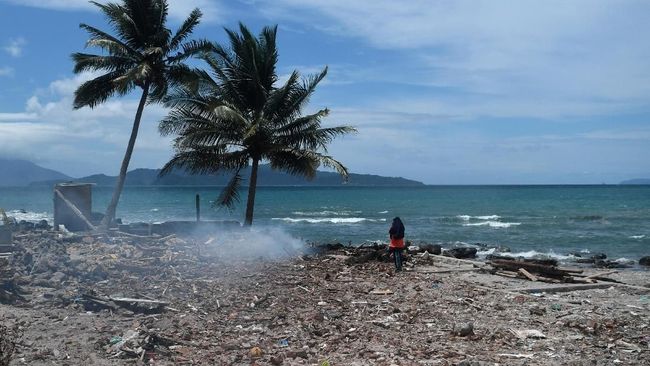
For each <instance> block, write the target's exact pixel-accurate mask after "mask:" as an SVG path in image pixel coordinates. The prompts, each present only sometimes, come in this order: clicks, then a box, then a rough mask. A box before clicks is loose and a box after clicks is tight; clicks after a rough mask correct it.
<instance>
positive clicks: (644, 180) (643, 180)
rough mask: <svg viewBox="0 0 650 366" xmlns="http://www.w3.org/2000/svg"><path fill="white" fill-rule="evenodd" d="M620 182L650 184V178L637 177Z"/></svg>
mask: <svg viewBox="0 0 650 366" xmlns="http://www.w3.org/2000/svg"><path fill="white" fill-rule="evenodd" d="M620 184H632V185H634V184H636V185H643V184H650V178H636V179H630V180H624V181H622V182H621V183H620Z"/></svg>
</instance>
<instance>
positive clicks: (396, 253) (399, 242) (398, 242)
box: [388, 217, 404, 272]
mask: <svg viewBox="0 0 650 366" xmlns="http://www.w3.org/2000/svg"><path fill="white" fill-rule="evenodd" d="M388 235H389V236H390V245H389V246H388V251H389V253H390V254H392V255H393V258H394V259H395V270H396V271H398V272H399V271H401V270H402V251H403V250H404V223H402V220H401V219H400V218H399V217H395V218H394V219H393V224H392V225H391V226H390V230H388Z"/></svg>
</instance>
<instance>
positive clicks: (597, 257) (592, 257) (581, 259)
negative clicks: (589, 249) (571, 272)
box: [569, 252, 607, 264]
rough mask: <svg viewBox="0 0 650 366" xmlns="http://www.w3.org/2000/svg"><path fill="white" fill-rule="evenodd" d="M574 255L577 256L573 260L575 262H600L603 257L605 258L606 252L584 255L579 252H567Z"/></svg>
mask: <svg viewBox="0 0 650 366" xmlns="http://www.w3.org/2000/svg"><path fill="white" fill-rule="evenodd" d="M569 254H571V255H572V256H574V257H578V259H576V260H575V262H576V263H582V264H589V263H594V264H595V263H596V262H602V261H604V260H605V259H607V254H605V253H589V254H587V255H586V256H583V255H585V253H580V252H573V253H569Z"/></svg>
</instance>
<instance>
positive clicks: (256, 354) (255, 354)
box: [248, 347, 262, 358]
mask: <svg viewBox="0 0 650 366" xmlns="http://www.w3.org/2000/svg"><path fill="white" fill-rule="evenodd" d="M248 353H249V354H250V356H251V357H252V358H260V357H262V349H261V348H259V347H253V348H251V350H250V351H249V352H248Z"/></svg>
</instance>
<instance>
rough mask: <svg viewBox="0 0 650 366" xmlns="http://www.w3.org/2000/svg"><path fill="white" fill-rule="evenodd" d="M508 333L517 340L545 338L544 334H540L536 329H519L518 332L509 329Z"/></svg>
mask: <svg viewBox="0 0 650 366" xmlns="http://www.w3.org/2000/svg"><path fill="white" fill-rule="evenodd" d="M509 331H510V332H511V333H512V334H514V335H515V336H516V337H517V338H519V339H526V338H538V339H539V338H546V336H545V335H544V333H542V332H540V331H539V330H536V329H519V330H517V329H513V328H510V329H509Z"/></svg>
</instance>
